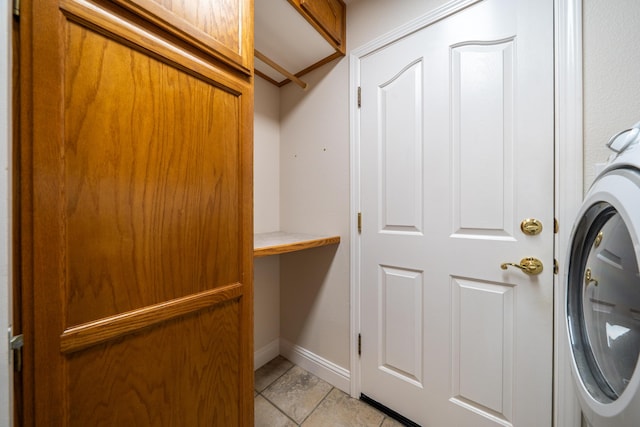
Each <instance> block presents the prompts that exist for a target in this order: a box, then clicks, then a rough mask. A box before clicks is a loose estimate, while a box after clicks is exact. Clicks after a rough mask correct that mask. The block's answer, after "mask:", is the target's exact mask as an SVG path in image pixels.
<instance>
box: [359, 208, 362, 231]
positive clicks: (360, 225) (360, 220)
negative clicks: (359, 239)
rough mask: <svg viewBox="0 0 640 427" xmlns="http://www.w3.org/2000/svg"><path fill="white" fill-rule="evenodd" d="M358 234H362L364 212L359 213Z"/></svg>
mask: <svg viewBox="0 0 640 427" xmlns="http://www.w3.org/2000/svg"><path fill="white" fill-rule="evenodd" d="M358 233H362V212H358Z"/></svg>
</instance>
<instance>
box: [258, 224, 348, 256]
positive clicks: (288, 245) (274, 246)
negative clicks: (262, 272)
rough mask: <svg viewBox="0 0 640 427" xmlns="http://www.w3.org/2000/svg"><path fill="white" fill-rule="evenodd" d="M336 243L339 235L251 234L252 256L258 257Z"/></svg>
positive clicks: (280, 232) (282, 232)
mask: <svg viewBox="0 0 640 427" xmlns="http://www.w3.org/2000/svg"><path fill="white" fill-rule="evenodd" d="M338 243H340V236H314V235H312V234H302V233H287V232H284V231H275V232H272V233H257V234H254V236H253V256H254V257H255V258H259V257H263V256H268V255H278V254H285V253H287V252H295V251H302V250H304V249H310V248H317V247H320V246H328V245H336V244H338Z"/></svg>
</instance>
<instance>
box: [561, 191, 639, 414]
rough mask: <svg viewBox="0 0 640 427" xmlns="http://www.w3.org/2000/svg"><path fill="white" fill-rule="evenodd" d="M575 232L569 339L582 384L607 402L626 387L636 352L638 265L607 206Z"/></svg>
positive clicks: (617, 217)
mask: <svg viewBox="0 0 640 427" xmlns="http://www.w3.org/2000/svg"><path fill="white" fill-rule="evenodd" d="M579 230H581V231H580V232H576V235H575V236H574V241H573V247H572V256H571V260H572V265H571V266H570V269H569V282H568V295H567V297H568V298H567V303H568V306H567V309H568V316H569V326H570V328H569V334H570V338H571V342H572V346H573V351H574V358H575V360H576V364H577V366H578V371H579V372H580V376H581V377H582V380H583V383H584V384H585V386H586V387H587V390H588V391H589V392H590V394H591V395H592V396H593V397H594V398H595V399H596V400H598V401H600V402H603V403H608V402H611V401H613V400H616V399H617V398H618V397H619V396H620V395H621V394H622V392H623V391H624V390H625V388H626V387H627V385H628V383H629V381H630V380H631V377H632V376H633V372H634V370H635V367H636V364H637V362H638V354H639V353H640V274H639V273H638V262H637V259H636V255H635V248H634V247H633V242H632V240H631V236H630V234H629V230H628V228H627V226H626V225H625V223H624V221H623V219H622V217H621V216H620V214H619V213H618V212H617V211H616V210H615V209H614V208H613V207H612V206H611V205H608V204H607V203H598V204H596V205H594V206H592V207H591V208H589V209H588V210H587V212H586V214H585V215H584V217H583V219H582V221H581V223H580V227H579ZM576 261H577V262H576Z"/></svg>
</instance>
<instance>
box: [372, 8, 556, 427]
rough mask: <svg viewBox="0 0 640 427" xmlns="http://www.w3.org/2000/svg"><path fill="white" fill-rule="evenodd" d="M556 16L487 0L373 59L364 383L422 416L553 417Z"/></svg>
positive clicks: (466, 420) (538, 420) (400, 408)
mask: <svg viewBox="0 0 640 427" xmlns="http://www.w3.org/2000/svg"><path fill="white" fill-rule="evenodd" d="M552 13H553V3H552V2H551V1H546V2H539V1H534V0H518V1H512V0H485V1H482V2H479V3H476V4H474V5H473V6H470V7H468V8H465V9H463V10H462V11H460V12H458V13H456V14H454V15H451V16H449V17H447V18H446V19H443V20H440V21H437V22H436V23H434V24H432V25H430V26H427V27H425V28H423V29H422V30H420V31H417V32H415V33H412V34H410V35H407V36H406V37H404V38H402V39H401V40H399V41H396V42H394V43H391V44H389V45H388V46H386V47H384V48H381V49H379V50H376V51H375V52H374V53H372V54H370V55H367V56H365V57H363V58H362V60H361V63H360V70H361V71H360V85H361V91H362V107H361V109H360V138H361V139H360V167H361V178H360V183H361V184H360V185H361V193H360V197H361V202H360V203H361V209H362V217H363V223H362V234H361V241H360V242H359V248H360V254H361V265H362V267H361V274H360V277H361V307H362V308H361V335H362V356H361V372H362V379H361V391H362V393H364V394H365V395H367V396H368V397H370V398H372V399H374V400H377V401H379V402H381V403H382V404H384V405H386V406H388V407H390V408H392V409H394V410H395V411H397V412H399V413H400V414H402V415H404V416H406V417H407V418H409V419H412V420H414V421H416V422H418V423H420V424H422V425H437V426H440V425H455V426H470V425H473V426H474V427H475V426H497V425H503V426H504V425H506V426H509V425H515V426H540V425H550V423H551V402H552V399H551V393H552V382H551V374H552V338H553V337H552V332H553V330H552V324H553V319H552V295H553V267H552V266H553V173H554V172H553V171H554V169H553V62H552V59H553V44H552V41H553V38H552V36H553V32H552V31H553V14H552ZM528 217H533V218H537V219H538V220H540V221H541V222H542V223H543V225H544V226H543V231H542V233H541V234H539V235H535V236H529V235H525V234H524V233H523V232H522V231H521V230H520V228H519V224H520V222H521V221H522V220H523V219H525V218H528ZM530 256H534V257H536V258H540V259H541V260H542V261H543V264H544V266H545V268H544V270H543V272H542V273H541V274H540V275H535V276H529V275H526V274H524V273H523V272H521V271H520V270H519V269H517V268H514V267H510V268H509V269H507V270H502V269H501V267H500V266H501V264H502V263H504V262H513V263H518V262H520V260H521V259H522V258H525V257H530Z"/></svg>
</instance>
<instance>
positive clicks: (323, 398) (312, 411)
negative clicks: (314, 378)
mask: <svg viewBox="0 0 640 427" xmlns="http://www.w3.org/2000/svg"><path fill="white" fill-rule="evenodd" d="M323 381H324V380H323ZM325 382H326V381H325ZM327 384H328V383H327ZM334 388H335V387H333V386H331V388H330V389H329V391H328V392H327V394H325V395H324V396H323V397H322V399H320V402H318V404H317V405H316V406H314V408H313V409H312V410H311V412H309V414H308V415H307V416H306V417H304V420H302V422H301V423H300V424H299V425H300V426H301V425H302V424H304V422H305V421H307V420H308V419H309V417H310V416H311V415H312V414H313V413H314V412H315V411H316V409H318V407H319V406H320V405H322V402H324V400H325V399H326V398H327V396H329V394H331V392H332V391H333V389H334Z"/></svg>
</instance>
